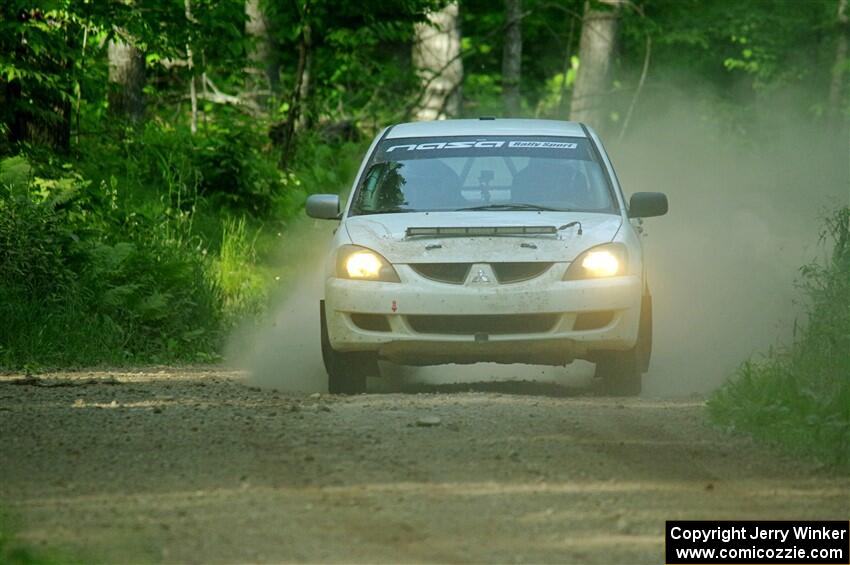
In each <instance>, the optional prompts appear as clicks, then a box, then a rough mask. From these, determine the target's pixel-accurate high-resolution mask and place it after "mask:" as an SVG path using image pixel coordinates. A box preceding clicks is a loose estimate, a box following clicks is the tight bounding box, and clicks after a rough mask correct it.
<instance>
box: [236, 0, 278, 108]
mask: <svg viewBox="0 0 850 565" xmlns="http://www.w3.org/2000/svg"><path fill="white" fill-rule="evenodd" d="M245 15H246V16H247V19H246V21H245V33H246V35H248V37H249V38H251V40H252V42H253V43H252V46H251V49H250V50H249V51H248V67H247V68H246V69H245V71H246V73H247V74H248V80H247V87H248V92H247V94H248V96H250V97H252V98H254V100H256V101H257V102H262V101H263V100H264V99H266V98H267V97H268V96H269V95H270V94H276V93H277V92H278V89H279V87H280V80H279V77H278V74H279V70H280V67H279V65H278V62H277V57H276V56H275V49H274V42H273V41H272V39H271V36H270V35H269V28H268V21H267V20H266V15H265V13H264V12H263V10H262V8H261V7H260V0H245Z"/></svg>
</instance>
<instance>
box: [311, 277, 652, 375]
mask: <svg viewBox="0 0 850 565" xmlns="http://www.w3.org/2000/svg"><path fill="white" fill-rule="evenodd" d="M395 267H396V270H397V271H398V272H399V276H400V277H401V280H402V282H401V283H384V282H372V281H354V280H349V279H340V278H329V279H327V282H326V285H325V312H326V315H327V325H328V337H329V339H330V343H331V346H332V347H333V348H334V349H335V350H338V351H375V352H377V353H378V355H379V356H380V357H381V358H384V359H388V360H391V361H396V362H399V363H403V364H410V365H434V364H442V363H475V362H479V361H494V362H502V363H532V364H544V365H562V364H565V363H569V362H570V361H572V360H573V359H575V358H587V357H591V356H592V354H593V352H594V351H599V350H623V349H628V348H630V347H633V346H634V345H635V343H636V341H637V334H638V320H639V317H640V303H641V280H640V277H638V276H634V275H628V276H621V277H611V278H606V279H594V280H582V281H563V280H561V279H562V277H563V274H564V271H565V270H566V264H556V265H555V266H553V267H552V268H551V269H549V271H548V272H547V273H546V274H544V275H543V276H540V277H537V278H535V279H532V280H529V281H524V282H519V283H511V284H492V285H480V286H474V285H466V284H463V285H460V284H457V285H456V284H446V283H440V282H435V281H431V280H429V279H425V278H423V277H419V276H417V275H416V273H415V272H414V271H413V270H412V269H410V268H409V267H407V266H406V265H395ZM591 313H597V314H602V316H601V317H599V316H597V317H596V318H595V319H596V320H597V322H598V323H596V324H595V325H594V324H589V325H588V324H587V323H586V321H587V317H586V316H585V317H584V318H582V315H587V314H591ZM362 314H366V315H370V316H369V318H368V319H369V320H371V322H370V323H369V324H364V323H363V322H362V320H363V319H364V317H363V316H362ZM522 316H525V317H527V318H528V319H529V320H530V321H532V322H533V323H530V324H528V325H527V326H525V327H522V326H523V324H522V323H521V322H522V321H523V320H525V318H522ZM423 320H425V321H426V322H427V323H423ZM435 320H436V322H434V321H435ZM452 320H457V322H458V323H457V324H452V323H451V321H452ZM517 320H520V323H517V322H516V321H517ZM447 321H448V322H447ZM374 322H378V323H374ZM491 322H492V324H493V325H492V328H493V329H492V331H491V330H489V329H488V328H489V327H491V326H489V325H488V324H490V323H491ZM505 322H506V323H505ZM541 324H542V325H541ZM587 327H590V329H582V328H587Z"/></svg>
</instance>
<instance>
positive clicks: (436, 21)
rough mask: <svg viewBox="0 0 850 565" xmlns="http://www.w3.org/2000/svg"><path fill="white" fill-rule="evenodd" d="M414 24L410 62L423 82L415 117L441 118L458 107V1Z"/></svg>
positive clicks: (460, 71)
mask: <svg viewBox="0 0 850 565" xmlns="http://www.w3.org/2000/svg"><path fill="white" fill-rule="evenodd" d="M428 20H429V23H428V24H416V27H415V34H416V38H415V40H414V44H413V65H414V67H415V68H416V71H417V74H418V75H419V78H420V80H421V82H422V94H421V96H420V99H419V102H418V103H417V105H416V109H415V110H414V115H415V118H416V119H417V120H440V119H445V118H449V117H453V116H456V115H457V114H458V112H459V111H460V101H461V84H462V83H463V61H462V60H461V58H460V55H461V53H460V37H461V36H460V20H459V18H458V5H457V2H452V3H451V4H448V5H447V6H446V7H445V8H443V9H442V10H440V11H438V12H432V13H431V14H429V15H428Z"/></svg>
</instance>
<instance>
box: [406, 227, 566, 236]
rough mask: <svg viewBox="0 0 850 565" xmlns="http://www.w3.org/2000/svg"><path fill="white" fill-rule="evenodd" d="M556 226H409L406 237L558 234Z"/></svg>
mask: <svg viewBox="0 0 850 565" xmlns="http://www.w3.org/2000/svg"><path fill="white" fill-rule="evenodd" d="M557 234H558V228H556V227H555V226H492V227H488V226H485V227H480V226H471V227H445V228H439V227H435V228H407V230H406V231H405V233H404V235H405V237H423V236H427V237H435V236H442V237H470V236H472V237H476V236H478V237H480V236H488V235H557Z"/></svg>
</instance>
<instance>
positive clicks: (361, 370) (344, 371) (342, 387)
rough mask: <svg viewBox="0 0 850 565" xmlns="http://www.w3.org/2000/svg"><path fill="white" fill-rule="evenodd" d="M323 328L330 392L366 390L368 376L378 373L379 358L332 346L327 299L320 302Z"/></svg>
mask: <svg viewBox="0 0 850 565" xmlns="http://www.w3.org/2000/svg"><path fill="white" fill-rule="evenodd" d="M319 319H320V325H321V330H322V361H324V363H325V371H326V372H327V373H328V392H329V393H331V394H362V393H364V392H366V377H367V376H369V375H377V374H378V359H377V357H376V355H375V354H374V353H370V352H360V351H355V352H350V353H343V352H340V351H336V350H335V349H334V348H333V347H331V342H330V339H329V338H328V323H327V318H326V317H325V301H324V300H322V301H321V302H319Z"/></svg>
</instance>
